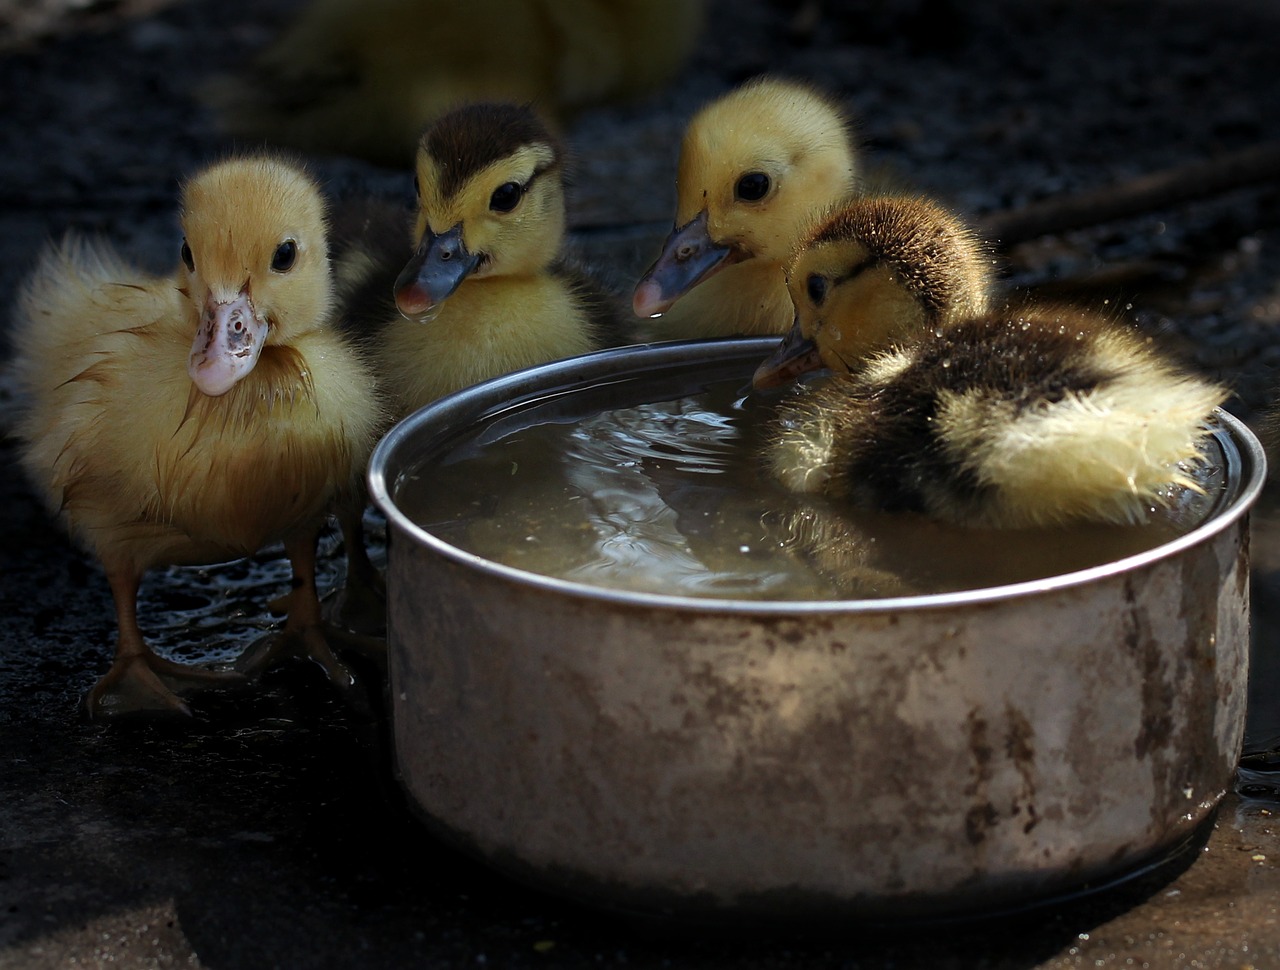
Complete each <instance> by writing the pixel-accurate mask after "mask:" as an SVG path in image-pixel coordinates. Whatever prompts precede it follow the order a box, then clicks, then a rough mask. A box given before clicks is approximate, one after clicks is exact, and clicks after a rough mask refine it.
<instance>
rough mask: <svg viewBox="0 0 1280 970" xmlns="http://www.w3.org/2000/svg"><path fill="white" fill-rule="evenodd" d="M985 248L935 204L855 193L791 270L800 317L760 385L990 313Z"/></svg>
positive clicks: (836, 366)
mask: <svg viewBox="0 0 1280 970" xmlns="http://www.w3.org/2000/svg"><path fill="white" fill-rule="evenodd" d="M993 278H994V270H993V262H992V259H991V257H990V256H989V254H988V252H987V249H986V247H985V245H984V244H983V243H982V242H981V241H980V240H979V239H978V237H977V236H976V235H975V234H974V233H973V232H972V230H971V229H969V227H968V226H966V225H965V224H964V223H963V222H961V221H960V220H959V219H957V218H956V217H955V216H954V215H953V214H951V213H950V212H948V211H947V210H946V209H944V208H943V207H941V206H939V205H937V204H936V203H934V202H932V201H930V200H927V199H923V198H916V197H892V196H885V197H869V198H861V199H854V200H851V201H849V202H847V203H846V204H845V205H843V206H842V207H841V208H839V209H837V210H836V211H835V212H834V213H832V214H831V215H830V216H829V217H828V218H826V219H825V220H824V221H823V222H821V223H820V224H819V225H818V226H817V227H816V228H815V229H814V231H813V232H812V234H811V235H810V237H809V239H808V241H807V242H806V243H805V244H804V245H803V246H802V248H801V249H800V250H799V251H798V252H797V254H796V256H795V258H794V260H793V261H792V263H791V265H790V266H789V267H788V270H787V288H788V290H789V292H790V294H791V300H792V302H793V303H794V304H795V308H796V322H795V325H794V326H793V327H792V329H791V332H790V333H789V334H788V335H787V336H786V338H785V339H784V340H783V341H782V343H781V345H780V346H779V348H778V350H777V351H776V352H775V353H774V354H773V355H772V356H771V357H769V358H768V359H767V360H766V361H764V362H763V363H762V364H761V365H760V366H759V368H757V370H756V373H755V377H754V380H753V383H754V385H755V387H756V388H757V389H763V388H767V387H773V386H776V385H777V384H781V383H784V382H785V381H788V380H791V379H792V378H794V377H797V376H799V375H800V374H803V373H805V372H807V371H811V370H817V369H819V368H823V367H826V368H829V369H830V370H832V371H835V372H839V373H848V372H849V371H853V370H858V369H860V368H861V367H863V366H864V365H865V364H866V363H867V362H868V360H870V359H871V358H872V357H874V356H875V355H876V354H878V353H881V352H883V351H887V350H889V349H890V348H891V347H892V346H893V345H894V344H895V343H896V342H899V341H902V340H906V339H911V338H913V337H917V336H921V335H924V334H926V333H928V332H930V331H940V330H942V329H943V328H945V327H947V326H949V325H951V324H952V323H954V322H956V321H958V320H962V319H966V318H969V317H973V316H978V315H980V314H982V313H983V312H985V311H986V309H987V304H988V300H989V295H990V291H991V287H992V282H993Z"/></svg>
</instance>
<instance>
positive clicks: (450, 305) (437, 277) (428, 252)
mask: <svg viewBox="0 0 1280 970" xmlns="http://www.w3.org/2000/svg"><path fill="white" fill-rule="evenodd" d="M563 168H564V150H563V148H562V147H561V144H560V142H559V140H558V139H557V138H556V137H555V136H554V135H553V134H552V133H551V131H550V130H549V129H548V127H547V126H546V124H545V123H544V122H543V121H542V120H541V119H540V118H539V117H538V115H537V114H536V113H535V112H534V111H533V110H532V109H530V108H528V107H525V106H521V105H515V104H506V103H501V102H495V103H481V104H471V105H467V106H464V107H462V108H458V109H457V110H455V111H452V112H450V113H449V114H447V115H445V116H444V117H442V118H441V119H440V120H439V121H437V122H436V123H435V124H433V125H432V126H431V127H430V128H428V129H427V131H426V132H425V133H424V134H423V136H422V139H421V141H420V143H419V146H418V157H417V164H416V179H415V185H416V188H417V195H418V207H417V216H416V222H415V227H414V239H415V240H416V243H415V248H414V249H413V253H412V256H411V258H410V259H409V261H408V263H407V264H406V265H405V266H404V268H403V269H402V270H401V271H400V274H399V276H398V277H397V278H396V280H395V283H394V290H393V292H394V298H395V304H396V307H397V308H398V310H399V313H398V314H396V315H395V316H394V318H392V319H390V320H388V321H387V322H386V323H385V325H384V327H383V328H382V329H381V332H380V333H379V334H378V336H377V340H376V347H375V350H374V355H375V361H376V364H377V367H378V372H379V375H380V377H381V379H382V381H383V383H384V384H385V387H386V388H387V391H388V392H389V394H390V397H391V400H392V401H393V402H394V407H395V409H396V411H397V413H398V414H407V413H408V412H410V411H413V410H415V409H417V408H419V407H421V406H422V405H424V404H427V403H428V402H430V401H434V400H435V399H436V398H439V397H441V396H443V395H445V394H448V393H450V392H452V391H456V390H459V389H461V388H464V387H468V386H470V385H472V384H475V383H477V382H479V381H482V380H485V379H487V378H490V377H496V376H498V375H500V374H505V373H508V372H509V371H513V370H518V369H520V368H523V367H531V366H533V365H535V364H542V363H546V362H548V361H552V360H558V359H560V358H563V357H572V356H576V355H578V354H584V353H588V352H590V351H592V350H598V349H600V348H602V347H604V346H607V345H609V344H612V343H617V342H619V341H620V339H621V313H620V311H619V309H618V306H617V301H616V299H615V298H614V297H612V296H610V295H609V294H608V293H607V292H606V291H605V289H604V288H603V287H602V286H600V285H599V284H597V283H596V282H594V281H593V280H592V279H591V277H590V276H588V275H587V274H586V273H585V272H584V271H583V270H582V269H581V268H580V267H579V266H578V265H577V264H575V263H574V262H573V261H572V260H571V259H570V258H568V257H567V256H566V254H565V251H564V238H565V202H564V181H563Z"/></svg>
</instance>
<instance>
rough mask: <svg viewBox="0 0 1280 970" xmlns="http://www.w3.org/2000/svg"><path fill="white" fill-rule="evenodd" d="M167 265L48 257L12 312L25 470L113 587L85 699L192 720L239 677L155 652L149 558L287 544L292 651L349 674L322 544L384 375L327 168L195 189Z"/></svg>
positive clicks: (209, 555) (231, 175)
mask: <svg viewBox="0 0 1280 970" xmlns="http://www.w3.org/2000/svg"><path fill="white" fill-rule="evenodd" d="M181 210H182V214H181V220H182V228H183V232H184V234H185V238H184V241H183V243H182V250H181V264H180V265H179V266H178V267H177V269H176V270H175V271H174V272H173V273H171V274H169V275H166V276H149V275H146V274H144V273H142V272H141V271H139V270H137V269H135V268H133V267H131V266H130V265H128V264H127V263H126V262H124V261H123V260H122V259H121V258H120V257H119V256H118V255H116V253H114V252H113V251H111V250H110V249H109V248H107V247H106V246H102V245H95V244H90V243H87V242H82V241H78V240H76V239H68V240H67V241H65V242H64V243H63V244H62V245H61V246H59V247H56V248H53V249H51V250H50V251H48V252H46V253H45V254H44V255H43V257H42V259H41V261H40V263H39V265H38V266H37V268H36V269H35V271H34V273H33V275H32V276H31V278H30V279H29V280H28V281H27V283H26V286H25V288H24V290H23V292H22V295H21V298H20V300H19V303H18V306H17V312H16V315H15V321H16V327H15V334H14V344H15V348H16V358H15V364H16V371H17V374H18V378H19V386H20V388H21V391H22V395H23V399H22V400H23V407H24V411H23V414H22V417H21V419H20V423H19V425H18V434H19V437H20V438H21V439H22V441H23V444H22V449H21V459H22V464H23V466H24V468H25V470H26V472H27V473H28V475H29V476H30V478H31V481H32V482H33V483H34V484H35V486H36V488H37V489H38V490H39V492H40V493H41V494H42V496H43V498H44V500H45V502H46V504H47V505H48V506H49V508H50V509H51V510H52V511H54V512H55V513H56V514H57V515H58V516H59V517H60V518H61V519H62V521H63V523H64V524H65V526H66V527H67V529H68V530H69V532H70V533H71V535H72V536H73V537H74V538H75V539H76V540H78V541H79V542H80V543H82V544H83V545H84V546H85V547H86V548H87V549H89V550H90V551H92V552H93V553H94V554H95V555H96V556H97V557H98V559H99V560H100V561H101V563H102V566H103V568H104V570H105V572H106V575H107V579H108V582H109V583H110V585H111V591H112V594H113V596H114V598H115V604H116V618H117V625H118V639H117V644H116V657H115V663H114V664H113V665H112V667H111V670H110V671H109V672H108V673H107V675H106V676H105V677H103V678H102V679H101V680H100V681H99V682H98V683H97V685H95V686H94V688H93V689H92V690H91V691H90V693H89V696H88V698H87V705H88V708H89V711H90V713H91V714H92V715H94V716H108V715H112V714H117V713H125V712H130V711H139V710H150V711H159V712H187V710H188V709H187V707H186V704H185V703H184V702H183V701H182V700H181V699H180V698H179V697H178V696H177V694H178V693H179V692H182V691H185V690H187V689H194V688H197V687H201V686H209V685H219V684H225V683H227V682H228V680H232V679H241V680H242V679H243V678H242V677H240V676H239V675H236V674H230V673H227V672H214V671H208V670H201V669H196V668H192V667H189V666H185V665H182V664H178V663H173V662H171V661H168V660H164V659H162V658H160V657H158V656H157V655H155V654H154V653H153V652H152V650H151V648H150V647H149V646H148V645H147V643H146V641H145V640H144V639H143V635H142V632H141V630H140V628H139V626H138V621H137V616H136V607H137V593H138V588H139V584H140V583H141V580H142V578H143V575H144V574H145V573H146V571H147V570H149V569H151V568H153V567H156V566H165V565H173V564H206V563H217V562H222V561H226V560H230V559H234V558H237V557H241V556H246V555H249V554H251V553H253V552H255V551H256V550H258V549H260V548H261V547H262V546H264V545H266V544H268V543H271V542H274V541H282V542H283V543H284V548H285V552H286V553H287V555H288V556H289V559H290V561H291V564H292V569H293V588H292V592H291V593H290V594H289V597H288V606H289V611H288V612H289V615H288V620H287V621H286V624H285V627H284V630H283V631H282V633H281V634H280V635H279V641H278V642H280V643H284V644H290V645H292V646H295V647H298V648H300V649H301V650H302V652H305V653H307V654H309V655H311V656H313V657H314V658H315V659H317V660H318V661H320V662H322V663H323V664H324V665H325V666H326V668H327V669H328V670H329V673H330V675H331V676H332V677H334V678H335V679H337V680H338V681H339V682H340V683H342V682H344V681H345V680H348V679H349V676H350V675H349V674H348V673H347V672H346V670H345V668H344V667H343V665H342V664H341V663H340V662H339V661H337V660H336V659H335V658H334V656H333V654H332V652H331V650H330V648H329V646H328V643H327V641H326V639H325V635H324V632H323V630H322V628H321V623H320V617H319V603H318V600H317V597H316V588H315V557H316V542H317V538H318V535H319V530H320V527H321V524H322V522H323V520H324V517H325V515H326V513H327V511H328V510H329V508H330V507H331V505H332V504H333V503H334V501H335V500H338V499H340V498H341V497H342V496H343V495H345V494H348V493H350V492H351V490H352V489H353V488H355V487H356V485H357V479H358V475H359V474H360V472H361V471H362V470H363V468H364V463H365V461H366V460H367V456H368V454H369V451H370V450H371V448H372V446H373V442H374V430H375V428H376V426H377V424H378V422H379V421H380V412H379V405H378V404H377V402H376V400H375V398H374V396H373V393H372V388H373V374H372V372H371V371H370V369H369V368H368V367H367V366H366V365H364V364H363V363H362V362H361V361H360V360H359V359H358V358H357V356H356V355H355V354H354V353H353V352H352V350H351V348H350V346H349V345H348V343H347V342H346V341H344V339H343V338H342V337H341V336H340V335H339V334H338V333H337V332H336V331H335V329H334V327H333V325H332V315H333V314H332V311H333V292H332V285H331V281H330V273H329V264H328V258H327V253H326V229H325V211H324V204H323V201H322V199H321V196H320V193H319V191H318V189H317V186H316V184H315V183H314V182H313V180H312V179H311V178H310V177H309V176H308V175H307V174H306V173H305V172H303V171H301V170H300V169H298V168H297V167H295V166H294V165H292V164H289V163H285V162H283V161H280V160H277V159H274V158H271V157H265V156H257V157H240V158H233V159H229V160H226V161H222V162H218V163H215V164H213V165H211V166H209V167H207V168H205V169H204V170H202V171H200V172H199V173H197V174H196V175H195V176H194V177H192V178H191V179H190V180H189V181H187V182H186V184H185V185H184V186H183V189H182V198H181Z"/></svg>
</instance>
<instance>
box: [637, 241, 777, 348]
mask: <svg viewBox="0 0 1280 970" xmlns="http://www.w3.org/2000/svg"><path fill="white" fill-rule="evenodd" d="M794 319H795V310H794V308H793V307H792V304H791V298H790V296H788V294H787V287H786V277H785V275H784V273H783V269H782V264H781V263H779V262H777V261H776V260H772V259H769V258H767V257H764V256H755V257H753V258H751V259H748V260H746V261H744V262H741V263H735V264H734V265H732V266H727V267H725V268H724V269H722V270H721V271H720V272H718V273H717V274H716V275H715V276H712V277H711V278H710V279H708V280H706V281H704V282H702V283H700V284H698V286H696V287H695V288H694V289H692V290H690V291H689V292H688V293H686V294H685V295H684V296H682V297H681V298H680V299H679V300H678V301H676V304H675V305H674V306H673V307H672V308H671V309H670V310H668V311H667V312H666V313H664V314H663V315H662V316H661V317H657V318H655V319H652V320H648V321H646V322H645V324H644V326H643V330H644V331H645V333H646V335H647V336H648V337H649V339H651V340H672V339H676V338H688V339H700V338H709V337H732V336H736V335H746V336H757V335H767V334H782V333H786V332H787V331H788V330H789V329H790V328H791V324H792V321H793V320H794Z"/></svg>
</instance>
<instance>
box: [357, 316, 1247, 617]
mask: <svg viewBox="0 0 1280 970" xmlns="http://www.w3.org/2000/svg"><path fill="white" fill-rule="evenodd" d="M777 342H778V338H776V337H746V338H742V337H738V338H717V339H708V340H677V341H663V342H660V343H651V344H633V345H628V346H625V347H616V348H610V349H608V350H600V351H596V352H594V353H590V354H583V355H580V356H576V357H568V358H565V359H563V360H557V361H552V362H550V363H546V364H539V365H536V366H534V367H528V368H525V369H522V370H518V371H513V372H511V373H508V374H504V375H502V376H500V377H495V378H491V379H489V380H486V381H482V382H480V383H478V384H474V385H471V386H470V387H467V388H464V389H463V390H460V391H457V392H455V393H453V394H450V395H447V396H445V397H442V398H440V399H439V400H436V401H433V402H431V403H430V404H427V405H425V406H423V407H422V408H420V409H418V410H417V411H415V412H413V413H412V414H410V415H407V416H406V417H404V418H403V419H401V420H400V421H398V422H397V423H396V424H395V425H394V426H393V427H392V428H391V429H390V430H389V431H388V432H387V433H386V434H385V435H384V436H383V437H382V439H381V440H380V441H379V442H378V443H377V445H376V446H375V448H374V450H373V454H372V456H371V457H370V460H369V469H368V473H367V485H368V489H369V497H370V499H371V500H372V501H373V503H374V504H375V505H376V506H377V507H378V509H379V510H380V511H381V512H382V514H383V515H384V516H385V517H386V519H387V521H388V523H389V524H391V525H393V526H394V527H396V528H397V529H399V530H401V531H403V532H404V533H406V534H408V535H409V536H411V537H412V538H413V539H414V540H415V541H417V542H418V543H420V544H422V545H425V546H427V547H428V548H430V549H431V550H433V551H434V552H436V553H438V554H439V555H442V556H444V557H445V558H446V559H449V560H452V561H453V562H455V563H457V564H459V565H462V566H465V567H468V568H471V569H474V570H477V571H478V572H481V573H486V574H489V575H492V576H494V577H500V578H502V579H505V580H507V581H510V582H515V583H518V584H520V585H522V586H525V587H528V588H532V589H538V590H543V591H545V592H547V593H554V594H558V595H565V596H572V597H579V598H583V599H587V600H595V601H603V602H607V603H611V604H615V605H626V606H635V607H649V608H661V609H664V610H680V611H684V612H688V613H699V614H723V613H726V612H727V613H733V614H754V615H767V616H777V615H780V614H786V615H813V614H823V615H830V614H863V613H865V614H878V613H896V612H901V611H902V610H906V609H910V610H921V609H945V608H951V607H960V606H966V605H972V604H985V603H993V602H1001V601H1005V600H1014V599H1021V598H1025V597H1030V596H1037V595H1042V594H1047V593H1051V592H1055V591H1058V590H1062V589H1066V588H1070V587H1074V586H1081V585H1085V584H1087V583H1092V582H1097V581H1100V580H1104V579H1108V578H1111V577H1115V576H1119V575H1122V574H1125V573H1128V572H1132V571H1136V570H1139V569H1142V568H1144V567H1146V566H1150V565H1152V564H1154V563H1156V562H1159V561H1160V560H1163V559H1167V558H1170V557H1173V556H1176V555H1178V554H1179V553H1181V552H1183V551H1184V550H1186V549H1189V548H1191V547H1193V546H1197V545H1199V544H1201V543H1202V542H1206V541H1208V540H1209V539H1211V538H1212V537H1213V536H1215V535H1217V534H1218V533H1220V532H1222V531H1224V530H1225V529H1227V528H1228V527H1229V526H1231V525H1232V524H1233V523H1235V522H1236V521H1237V520H1238V519H1240V518H1241V517H1242V516H1244V515H1245V513H1247V512H1248V510H1249V509H1250V508H1251V507H1252V505H1253V504H1254V502H1255V501H1256V500H1257V498H1258V496H1259V495H1260V494H1261V492H1262V488H1263V485H1264V484H1265V481H1266V456H1265V453H1264V451H1263V448H1262V444H1261V442H1260V441H1259V440H1258V438H1257V436H1256V435H1254V434H1253V432H1252V431H1251V430H1250V429H1249V428H1248V426H1247V425H1245V423H1244V422H1243V421H1241V420H1240V419H1239V418H1237V417H1236V416H1235V415H1233V414H1231V413H1230V412H1228V411H1225V410H1223V409H1222V408H1215V409H1214V420H1215V424H1216V427H1215V428H1214V434H1215V436H1216V437H1218V439H1219V441H1220V442H1222V441H1223V439H1225V442H1224V443H1223V447H1222V451H1223V456H1224V458H1225V461H1226V465H1227V468H1226V481H1227V482H1228V483H1232V482H1235V483H1237V488H1236V490H1235V491H1234V492H1233V493H1231V494H1228V495H1227V496H1226V498H1225V499H1224V500H1223V502H1222V503H1221V504H1220V505H1219V507H1216V508H1215V509H1214V510H1213V511H1212V512H1211V513H1210V515H1209V518H1207V519H1206V520H1205V521H1204V522H1202V523H1201V524H1200V525H1198V526H1196V527H1195V528H1194V529H1191V530H1190V531H1189V532H1185V533H1183V534H1182V535H1180V536H1177V537H1176V538H1174V539H1171V540H1169V541H1168V542H1164V543H1161V544H1160V545H1158V546H1154V547H1152V548H1151V549H1147V550H1144V551H1143V552H1139V553H1135V554H1134V555H1131V556H1125V557H1123V558H1121V559H1115V560H1112V561H1111V562H1107V563H1102V564H1100V565H1098V566H1091V567H1089V568H1087V569H1080V570H1075V571H1073V572H1069V573H1061V574H1059V575H1056V576H1046V577H1043V578H1041V579H1034V580H1027V581H1024V582H1020V583H1010V584H1006V585H1003V586H990V587H983V588H979V589H969V590H959V591H953V592H946V593H925V594H917V595H912V596H895V597H886V598H882V599H829V600H747V599H730V598H713V597H701V596H698V597H695V596H678V595H674V594H668V593H651V592H644V591H637V590H623V589H614V588H610V587H604V586H592V585H589V584H587V583H580V582H574V581H572V580H567V579H560V578H557V577H554V576H547V575H544V574H542V573H535V572H530V571H528V570H524V569H519V568H516V567H514V566H507V565H504V564H502V563H498V562H494V561H493V560H491V559H486V558H485V557H483V556H479V555H476V554H475V553H471V552H467V551H466V550H464V549H460V548H458V547H457V546H454V545H452V544H450V543H448V542H445V541H444V540H443V539H441V538H439V537H438V536H436V535H434V534H433V533H431V532H429V531H427V530H426V529H424V528H422V527H421V526H419V525H417V524H416V523H415V522H413V521H412V520H411V519H410V518H409V517H408V516H406V515H405V514H404V513H403V512H402V511H401V510H400V509H399V507H398V506H397V505H396V503H395V500H394V498H393V497H392V492H393V490H394V486H395V482H394V481H393V480H389V479H388V469H389V468H393V466H392V461H393V459H394V458H395V457H396V454H397V451H398V450H400V449H402V448H403V447H405V445H406V443H408V442H410V441H411V440H412V439H414V438H415V437H416V436H418V435H420V434H421V433H422V431H421V429H422V428H423V427H424V426H427V427H431V426H436V425H438V426H439V427H440V429H441V432H442V433H448V431H449V429H458V430H463V429H466V430H469V429H470V428H472V427H474V425H475V424H476V423H477V422H478V421H480V420H492V419H494V418H496V417H497V416H499V415H502V414H508V413H514V412H516V411H518V410H520V409H522V408H525V407H528V406H531V405H532V404H535V403H537V402H541V401H545V400H548V399H550V398H554V397H559V396H562V395H565V394H569V393H573V392H576V391H580V390H584V389H586V388H588V387H591V386H596V385H599V384H602V383H611V382H612V381H613V380H617V379H624V378H630V379H634V378H635V377H637V376H639V375H641V374H644V373H646V372H662V371H663V370H665V369H666V368H668V367H670V366H671V365H674V364H681V365H685V366H687V365H689V364H691V363H696V362H697V361H699V360H702V361H704V362H711V363H719V364H726V365H727V364H731V363H732V362H733V361H734V360H735V359H738V358H741V359H742V360H743V361H744V362H749V361H756V360H760V359H763V358H764V357H765V356H767V355H768V354H769V353H770V352H771V351H772V349H773V348H774V347H775V346H776V345H777ZM748 373H749V372H748ZM1227 443H1229V444H1230V447H1228V446H1227ZM401 464H402V465H403V462H402V463H401Z"/></svg>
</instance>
